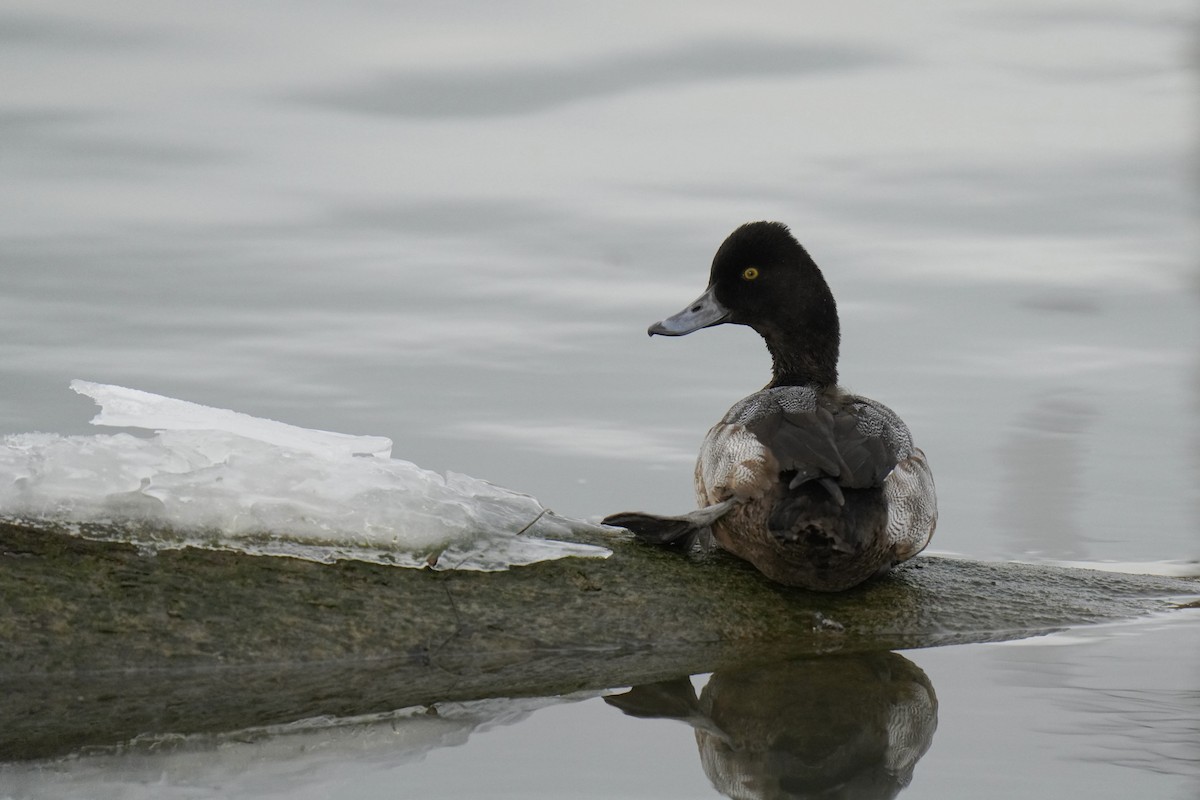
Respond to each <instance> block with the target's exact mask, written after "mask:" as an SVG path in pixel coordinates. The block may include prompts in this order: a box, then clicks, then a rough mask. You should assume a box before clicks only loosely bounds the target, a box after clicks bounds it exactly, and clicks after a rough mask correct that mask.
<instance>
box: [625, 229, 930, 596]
mask: <svg viewBox="0 0 1200 800" xmlns="http://www.w3.org/2000/svg"><path fill="white" fill-rule="evenodd" d="M724 323H732V324H735V325H748V326H749V327H751V328H753V329H754V330H755V331H757V332H758V333H759V335H761V336H762V337H763V339H764V340H765V341H766V343H767V349H768V350H769V351H770V353H771V358H772V360H773V362H774V363H773V367H772V376H773V377H772V380H771V382H770V383H769V384H767V386H766V387H765V388H764V389H763V390H762V391H760V392H756V393H754V394H752V395H750V396H749V397H747V398H745V399H743V400H741V401H739V402H738V403H736V404H735V405H734V406H733V408H731V409H729V412H728V413H727V414H726V415H725V417H724V418H723V419H722V420H721V421H720V422H718V423H717V424H716V425H715V426H714V427H713V429H712V430H710V431H709V432H708V436H706V437H705V439H704V443H703V444H702V445H701V446H700V456H699V458H698V460H697V462H696V495H697V498H698V500H699V503H700V506H701V507H700V508H699V509H698V510H696V511H693V512H691V513H689V514H683V515H679V516H659V515H653V514H643V513H640V512H626V513H621V514H613V515H611V516H609V517H607V518H606V519H605V520H604V522H605V523H606V524H609V525H615V526H618V527H623V528H627V529H629V530H631V531H633V532H634V533H635V534H636V535H637V536H638V537H639V538H640V539H643V540H645V541H649V542H654V543H658V544H679V543H689V544H690V543H692V542H694V541H697V540H701V541H706V542H708V543H711V542H712V541H714V540H715V543H716V544H717V545H719V546H720V547H722V548H724V549H725V550H728V551H729V552H731V553H733V554H735V555H737V556H739V557H741V558H743V559H745V560H747V561H749V562H750V563H752V564H753V565H754V566H755V567H757V568H758V569H759V570H760V571H761V572H762V573H763V574H765V575H766V576H767V577H768V578H771V579H773V580H775V581H778V582H780V583H784V584H788V585H790V586H802V587H805V588H808V589H816V590H820V591H838V590H841V589H848V588H850V587H852V586H855V585H857V584H859V583H862V582H863V581H865V580H867V579H868V578H870V577H872V576H874V575H878V574H882V573H884V572H886V571H887V570H889V569H890V568H891V567H892V566H894V565H895V564H898V563H900V562H901V561H904V560H906V559H909V558H911V557H913V556H914V555H916V554H917V553H919V552H920V551H921V550H922V549H924V547H925V545H926V544H928V542H929V539H930V537H932V536H933V530H934V527H935V525H936V524H937V498H936V496H935V494H934V486H933V475H932V474H931V473H930V471H929V466H928V464H927V463H926V461H925V454H924V453H923V452H921V450H920V449H918V448H916V447H914V446H913V443H912V435H911V434H910V433H909V431H908V428H907V426H905V424H904V423H903V422H902V421H901V420H900V418H899V417H897V416H896V414H895V413H894V412H893V411H892V410H891V409H889V408H888V407H887V406H885V405H883V404H882V403H879V402H876V401H875V400H870V399H868V398H866V397H860V396H858V395H853V394H849V393H847V392H845V391H844V390H842V389H841V388H840V387H839V386H838V385H837V382H838V374H837V362H838V345H839V342H840V333H839V329H838V316H837V306H836V305H835V303H834V300H833V294H832V293H831V292H830V291H829V286H828V285H827V284H826V283H825V278H824V276H822V274H821V271H820V270H819V269H818V268H817V265H816V264H815V263H813V260H812V258H810V257H809V255H808V253H807V252H806V251H805V250H804V248H803V247H801V245H800V243H799V242H797V241H796V239H795V238H793V237H792V234H791V232H790V231H789V230H788V228H787V226H785V225H783V224H781V223H778V222H751V223H747V224H746V225H743V226H741V227H740V228H738V229H737V230H735V231H734V232H733V233H732V234H730V235H729V238H728V239H726V240H725V242H724V244H722V245H721V247H720V249H718V250H717V254H716V256H715V257H714V258H713V264H712V271H711V273H710V276H709V283H708V288H707V289H706V290H705V292H704V294H702V295H700V297H699V298H697V299H696V300H695V301H694V302H692V303H691V304H689V305H688V306H687V308H685V309H684V310H683V311H680V312H679V313H678V314H675V315H674V316H672V317H668V318H667V319H665V320H663V321H661V322H656V323H654V324H653V325H651V326H650V329H649V333H650V335H651V336H653V335H654V334H659V335H661V336H683V335H685V334H689V333H692V332H693V331H697V330H700V329H701V328H708V327H711V326H713V325H721V324H724Z"/></svg>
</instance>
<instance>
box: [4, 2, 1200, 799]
mask: <svg viewBox="0 0 1200 800" xmlns="http://www.w3.org/2000/svg"><path fill="white" fill-rule="evenodd" d="M1196 16H1197V15H1196V9H1195V8H1194V6H1193V4H1192V3H1188V2H1172V1H1170V0H1164V2H1159V3H1155V4H1149V5H1143V6H1139V7H1136V8H1135V7H1133V6H1130V5H1128V4H1126V5H1117V4H1099V3H1093V4H1086V5H1085V4H1080V3H1073V2H1065V0H1060V1H1058V2H1039V3H1033V2H1005V3H1000V2H996V1H995V0H983V1H981V2H960V3H955V4H953V5H942V6H935V5H934V4H925V5H923V6H915V7H914V6H913V5H912V4H887V3H879V2H873V3H868V4H860V5H858V6H855V7H854V9H853V10H851V9H850V8H849V7H846V6H843V5H827V6H826V5H819V6H818V5H813V6H811V7H801V6H797V5H796V4H794V3H777V4H771V3H750V4H737V5H733V4H721V3H689V4H655V5H653V6H646V5H644V4H592V5H590V6H589V7H587V8H583V7H579V6H577V5H573V4H543V3H513V4H506V5H504V6H503V7H500V6H495V5H493V4H486V3H478V4H476V3H470V2H455V3H440V4H421V5H417V4H396V5H391V4H386V3H378V2H371V1H370V0H360V2H349V3H338V4H333V3H327V4H318V3H314V2H302V3H260V4H255V5H249V4H244V3H224V2H217V3H205V4H201V5H195V4H185V3H133V2H110V3H104V4H98V5H97V4H88V3H69V2H51V3H46V2H19V1H18V2H12V3H8V4H6V5H5V6H4V7H3V8H2V9H0V74H2V75H3V76H4V78H3V80H0V187H2V188H0V278H2V283H0V432H5V433H7V432H21V431H30V430H43V431H55V432H60V433H84V432H89V431H88V426H87V424H86V421H87V420H88V419H89V418H90V416H91V415H92V411H93V409H92V407H91V406H90V404H89V403H88V402H87V401H86V400H84V399H82V398H79V397H77V396H75V395H74V394H72V393H71V392H69V391H68V390H67V388H66V385H67V383H68V381H69V380H70V379H72V378H85V379H89V380H96V381H102V382H107V383H116V384H121V385H125V386H132V387H136V388H140V389H145V390H149V391H153V392H158V393H162V394H166V395H170V396H173V397H181V398H185V399H189V400H193V401H196V402H200V403H204V404H206V405H212V406H218V407H225V408H234V409H237V410H240V411H245V412H248V413H251V414H255V415H258V416H264V417H270V418H274V419H280V420H283V421H286V422H290V423H293V424H297V425H302V426H306V427H314V428H321V429H326V430H337V431H344V432H348V433H362V434H378V435H385V436H389V437H391V438H392V439H394V440H395V442H396V446H395V453H396V455H398V456H399V457H402V458H407V459H410V460H412V461H415V462H416V463H418V464H420V465H421V466H424V467H427V468H431V469H437V470H445V469H451V470H455V471H459V472H465V473H467V474H470V475H474V476H477V477H481V478H486V479H489V480H492V481H494V482H496V483H499V484H501V485H503V486H507V487H510V488H513V489H518V490H522V491H527V492H530V493H531V494H534V495H535V496H537V497H538V498H539V499H540V500H541V501H542V502H543V503H545V504H546V505H548V506H550V507H552V508H554V509H555V510H557V511H560V512H561V513H564V514H568V515H572V516H594V515H601V514H604V513H608V512H612V511H616V510H624V509H632V508H638V509H643V510H649V511H664V512H670V513H673V512H678V511H682V510H685V509H687V508H690V507H691V506H692V504H693V503H694V499H693V497H692V488H691V462H692V460H693V458H694V455H695V451H696V448H697V445H698V443H699V440H700V438H701V437H702V436H703V434H704V432H705V431H706V430H707V429H708V427H709V426H710V425H711V424H712V423H713V422H714V421H715V420H716V419H718V418H719V417H720V416H721V415H722V413H723V412H724V411H725V409H726V408H728V406H729V405H730V404H732V403H733V402H734V401H735V400H737V399H738V398H740V397H742V396H743V395H745V394H747V393H748V392H749V391H751V390H752V389H755V388H757V387H759V386H761V385H762V384H763V383H764V382H765V381H766V379H767V374H768V367H769V362H768V359H767V356H766V353H765V350H764V349H763V347H762V345H761V343H760V342H759V341H758V340H757V338H756V337H755V336H754V335H753V334H752V333H751V332H750V331H748V330H745V329H739V328H731V327H724V328H718V329H714V330H710V331H704V332H702V333H700V334H697V335H694V336H690V337H687V338H685V339H680V340H669V341H668V340H659V339H655V340H648V339H647V338H646V336H645V328H646V325H647V324H648V323H650V322H653V321H655V320H657V319H660V318H662V317H663V316H665V315H667V314H669V313H672V312H674V311H676V310H678V309H679V308H681V307H682V306H683V305H684V304H685V303H686V302H688V301H689V300H691V299H692V298H693V297H695V296H696V295H697V294H699V292H700V290H701V289H702V288H703V285H704V282H705V280H706V277H707V269H708V264H709V261H710V260H711V257H712V253H713V251H714V250H715V248H716V246H717V245H718V244H719V243H720V241H721V240H722V239H723V238H724V236H725V235H726V234H727V233H728V232H729V231H730V230H732V229H733V228H734V227H735V226H736V225H738V224H740V223H742V222H744V221H747V220H752V219H779V220H782V221H785V222H787V223H789V224H790V225H791V226H792V228H793V231H794V232H795V233H796V234H797V236H798V238H800V240H801V241H802V242H804V243H805V244H806V246H807V247H808V248H809V250H810V252H811V253H812V254H813V256H814V257H815V259H816V260H817V262H818V263H819V264H821V265H822V266H823V268H824V270H825V273H826V276H827V278H828V280H829V282H830V284H831V286H832V288H833V290H834V293H835V295H836V296H837V298H838V301H839V308H840V311H841V315H842V327H843V336H844V342H843V351H842V369H841V372H842V376H843V381H844V383H845V384H846V385H848V386H849V387H851V388H852V389H854V390H855V391H857V392H860V393H862V394H867V395H870V396H873V397H876V398H879V399H880V400H883V401H884V402H886V403H887V404H889V405H890V406H892V407H893V408H894V409H896V411H898V412H899V413H900V414H901V416H903V417H904V418H905V419H906V421H907V422H908V424H909V426H910V427H911V428H912V429H913V432H914V434H915V436H916V439H917V442H918V444H920V446H921V447H922V448H923V449H924V450H925V451H926V453H927V454H928V455H929V458H930V463H931V465H932V466H933V469H934V474H935V477H936V479H937V482H938V492H939V499H940V507H941V519H940V522H939V527H938V532H937V536H936V537H935V539H934V542H933V545H932V549H933V550H936V551H942V552H953V553H961V554H965V555H968V556H971V557H976V558H995V559H1014V558H1015V559H1049V560H1060V561H1064V560H1065V561H1082V562H1102V561H1116V562H1135V564H1136V565H1140V566H1133V567H1129V568H1130V569H1155V570H1162V569H1164V568H1168V569H1169V568H1175V566H1174V565H1163V564H1161V563H1159V562H1173V561H1182V560H1188V559H1195V558H1197V557H1198V556H1200V542H1198V538H1200V537H1198V531H1200V493H1198V491H1197V489H1196V485H1197V478H1198V477H1200V457H1198V456H1197V453H1198V452H1200V447H1198V446H1197V445H1198V444H1200V425H1198V424H1197V412H1198V411H1200V362H1198V359H1197V347H1196V345H1197V341H1198V333H1200V315H1198V314H1197V313H1196V312H1197V300H1198V292H1200V281H1198V272H1197V266H1196V265H1197V253H1198V252H1200V248H1198V246H1197V245H1198V241H1197V238H1198V237H1197V226H1196V224H1195V220H1196V217H1197V202H1196V194H1195V185H1194V180H1195V175H1196V162H1195V154H1196V148H1195V142H1196V141H1197V137H1196V134H1197V131H1196V123H1197V116H1196V105H1195V97H1196V96H1197V92H1196V90H1197V80H1196V79H1197V75H1198V72H1200V69H1198V66H1197V38H1196V27H1195V22H1196ZM1183 569H1185V570H1186V569H1187V567H1186V566H1185V567H1183ZM1197 628H1198V626H1197V625H1196V624H1195V619H1194V616H1193V617H1183V621H1182V622H1179V621H1176V622H1167V621H1151V622H1143V623H1137V624H1131V625H1125V626H1114V627H1111V628H1097V629H1093V630H1090V631H1087V632H1078V631H1077V632H1072V633H1069V634H1063V635H1059V636H1057V637H1050V638H1048V639H1041V640H1037V641H1036V642H1029V643H1024V644H1021V643H1018V644H1009V645H1003V646H996V645H978V646H964V647H950V648H940V649H937V650H929V651H920V652H912V653H905V654H903V657H904V658H907V659H908V660H909V661H911V662H913V663H914V664H915V665H916V666H917V667H918V668H919V669H920V670H922V671H923V672H924V674H926V675H927V676H928V679H929V682H930V683H931V684H932V686H933V687H934V688H935V690H936V693H937V697H938V700H939V710H938V721H937V729H936V733H935V734H934V735H933V737H932V740H931V744H930V746H929V749H928V752H927V753H926V754H925V755H924V756H923V757H922V758H921V759H920V760H919V763H917V764H916V767H915V771H914V777H913V780H912V785H911V786H910V787H909V788H908V789H907V790H905V792H904V796H905V797H913V798H915V797H935V798H940V797H958V796H962V795H963V794H969V795H970V796H972V797H1010V796H1038V797H1066V796H1071V797H1076V796H1077V797H1126V796H1130V795H1132V794H1137V795H1140V796H1146V797H1194V796H1196V795H1197V793H1200V732H1198V731H1197V727H1196V722H1195V720H1196V719H1197V718H1198V717H1200V679H1198V678H1197V673H1198V670H1196V669H1195V666H1194V665H1195V663H1196V659H1197V656H1200V633H1198V631H1197ZM1048 644H1054V645H1058V646H1046V645H1048ZM707 680H708V679H707V678H705V677H703V676H697V677H696V678H694V682H695V684H696V685H697V686H698V687H702V686H704V685H705V683H706V681H707ZM484 717H486V718H487V719H493V717H489V716H487V715H486V714H485V715H484ZM517 717H519V719H516V720H515V721H511V723H510V724H507V725H502V726H496V725H490V724H482V725H479V726H476V727H471V726H470V725H468V726H467V727H466V728H464V729H463V730H465V731H469V736H468V735H467V734H466V733H464V734H463V735H462V736H460V737H459V738H458V739H455V740H454V742H447V744H451V743H455V742H457V743H458V744H459V745H460V746H444V747H432V746H430V747H424V746H422V747H417V748H416V749H413V748H411V747H410V748H409V749H407V750H406V749H405V746H404V745H403V744H402V743H401V742H398V741H397V742H390V741H389V740H387V738H386V736H385V737H384V741H389V743H388V744H387V746H380V747H379V748H377V749H374V750H371V751H370V756H369V757H366V756H362V755H361V753H360V752H359V751H356V750H355V749H354V748H346V749H344V750H337V749H336V748H334V749H333V752H335V753H337V757H336V758H330V759H325V760H313V761H311V762H310V761H307V760H306V758H314V759H315V756H313V755H312V754H314V753H320V752H325V753H328V752H330V747H332V745H330V747H324V748H323V746H322V745H321V744H320V743H321V742H323V741H326V740H324V739H322V738H321V734H319V733H317V734H309V735H312V736H315V737H316V739H315V741H316V744H314V743H313V742H314V740H307V739H306V740H305V741H306V742H308V744H307V745H306V746H305V747H296V748H291V747H290V745H289V744H288V742H291V741H294V740H291V739H288V738H287V737H280V738H279V739H278V741H277V747H276V748H275V749H271V748H267V747H264V748H262V749H259V750H251V751H248V750H246V749H244V748H242V749H239V748H237V747H233V746H230V747H222V748H216V749H210V750H203V749H201V751H197V753H193V755H192V756H189V757H183V756H179V757H175V758H167V757H166V756H163V757H162V758H161V759H160V760H155V758H154V757H153V756H152V755H151V756H137V757H136V758H135V757H134V756H133V755H128V756H119V755H113V754H109V755H105V756H96V757H89V758H82V759H74V760H70V761H67V762H63V763H60V764H57V765H50V766H48V765H39V766H37V767H30V768H29V770H28V771H18V772H11V771H10V772H6V773H4V775H3V776H2V777H0V780H3V781H13V784H12V788H11V789H9V790H8V791H9V793H11V794H14V796H22V797H24V796H39V797H41V796H46V797H50V796H67V795H70V796H80V797H141V796H147V797H151V796H153V797H165V796H178V797H223V796H237V797H273V796H282V795H288V796H290V797H325V796H330V795H332V794H334V793H336V794H338V795H340V796H344V797H364V798H367V797H460V796H510V797H532V796H546V797H550V796H555V797H560V796H587V797H610V796H611V797H617V796H621V797H630V796H639V797H675V796H680V797H682V796H688V797H696V796H701V797H703V796H715V795H716V792H715V791H714V789H713V788H712V787H711V785H710V783H709V780H708V778H707V777H706V776H705V773H704V772H703V770H702V769H701V767H700V759H699V758H698V755H697V744H696V739H695V737H694V736H693V735H692V733H691V732H690V731H689V730H688V729H687V728H686V727H685V726H683V725H682V724H681V723H679V722H678V721H672V720H639V719H633V718H630V717H625V716H623V715H622V714H621V713H620V712H619V711H618V710H617V709H615V708H613V707H611V706H610V705H607V704H605V703H604V702H603V701H602V700H600V699H599V698H591V699H581V700H578V701H577V702H572V703H564V704H553V705H551V706H550V707H548V708H543V709H541V710H537V711H535V712H533V713H530V714H528V716H521V715H520V714H518V715H517ZM401 728H402V726H401V727H398V728H396V729H397V730H399V729H401ZM388 730H392V728H391V727H389V728H388ZM452 738H453V737H452ZM270 741H276V740H275V739H271V740H270ZM330 741H331V740H330ZM372 741H374V740H372ZM464 741H465V743H463V742H464ZM189 752H191V751H189ZM306 754H308V755H306ZM189 759H193V760H189ZM4 793H5V787H4V786H3V785H2V784H0V796H3V795H4Z"/></svg>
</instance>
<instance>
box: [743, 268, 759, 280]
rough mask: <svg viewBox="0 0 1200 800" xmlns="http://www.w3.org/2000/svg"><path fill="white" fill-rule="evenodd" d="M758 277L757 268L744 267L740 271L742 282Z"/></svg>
mask: <svg viewBox="0 0 1200 800" xmlns="http://www.w3.org/2000/svg"><path fill="white" fill-rule="evenodd" d="M757 277H758V267H746V268H745V269H744V270H742V280H747V281H752V280H754V279H755V278H757Z"/></svg>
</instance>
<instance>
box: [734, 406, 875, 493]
mask: <svg viewBox="0 0 1200 800" xmlns="http://www.w3.org/2000/svg"><path fill="white" fill-rule="evenodd" d="M747 428H748V429H749V430H750V432H751V433H753V434H754V436H755V438H757V439H758V440H759V441H760V442H761V443H762V445H763V447H765V448H767V449H768V450H769V451H770V452H771V455H772V456H774V458H775V461H776V462H777V463H778V464H779V471H780V472H781V473H794V475H793V476H792V477H791V479H790V482H789V486H788V488H789V489H795V488H797V487H799V486H801V485H803V484H805V483H807V482H809V481H826V480H828V481H830V482H832V483H833V484H836V485H837V486H841V487H846V488H850V489H868V488H871V487H875V486H882V485H883V481H884V479H885V478H887V475H888V473H889V472H891V471H892V468H893V467H895V465H896V454H895V451H894V450H893V448H892V447H891V445H890V443H889V442H888V440H887V439H886V438H884V437H883V436H882V435H880V434H876V433H873V432H871V431H869V430H864V428H863V426H862V425H860V424H859V420H858V417H857V416H856V415H855V414H853V413H849V412H848V411H843V410H838V409H835V410H834V411H831V410H830V409H828V408H825V407H823V406H814V407H813V408H812V409H809V410H804V411H789V410H785V409H784V408H782V407H777V408H776V409H774V410H773V413H770V412H768V413H761V414H760V415H758V416H757V417H756V418H754V419H752V420H750V421H749V423H748V425H747ZM827 488H828V487H827Z"/></svg>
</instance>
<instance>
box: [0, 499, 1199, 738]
mask: <svg viewBox="0 0 1200 800" xmlns="http://www.w3.org/2000/svg"><path fill="white" fill-rule="evenodd" d="M591 541H593V542H595V541H596V540H594V539H593V540H591ZM604 543H605V544H607V545H609V546H610V547H612V549H613V551H614V552H613V556H612V557H611V558H609V559H607V560H599V559H564V560H560V561H552V562H544V563H541V564H536V565H533V566H530V567H522V568H518V569H513V570H509V571H507V572H501V573H470V572H431V571H422V570H409V569H398V568H389V567H384V566H377V565H372V564H363V563H341V564H337V565H333V566H327V565H321V564H315V563H310V562H306V561H298V560H294V559H286V558H269V557H252V556H245V555H239V554H236V553H229V552H215V551H203V550H192V549H187V550H180V551H165V552H161V553H159V554H157V555H143V554H139V552H138V551H137V549H136V548H134V547H131V546H127V545H121V544H112V543H100V542H93V541H88V540H84V539H79V538H74V537H71V536H65V535H58V534H53V533H46V532H39V531H33V530H30V529H27V528H23V527H20V526H16V525H11V524H2V523H0V693H2V696H3V697H4V702H3V703H2V704H0V759H5V758H7V759H11V758H29V757H40V756H50V755H55V754H59V753H63V752H68V751H71V750H74V749H76V748H78V747H80V746H84V745H90V744H113V743H117V742H120V741H123V740H126V739H129V738H131V737H133V736H136V735H137V734H139V733H145V732H150V731H159V732H168V731H169V732H181V733H191V732H204V731H220V730H234V729H238V728H245V727H250V726H255V725H266V724H273V723H282V722H287V721H291V720H295V719H300V718H304V717H310V716H315V715H319V714H331V715H354V714H363V713H369V712H374V711H383V710H388V709H394V708H401V707H404V706H409V705H416V704H421V703H428V702H433V701H438V700H453V699H458V700H466V699H472V698H480V697H491V696H519V695H549V694H558V693H563V692H568V691H573V690H577V689H584V688H589V687H592V688H595V687H606V686H621V685H629V684H633V683H643V682H647V681H654V680H659V679H664V678H670V677H674V676H677V675H681V674H685V673H691V672H704V671H711V670H713V669H715V668H718V667H722V666H729V665H734V664H737V663H745V662H748V661H763V660H768V659H772V658H778V657H782V656H784V655H802V654H804V653H815V652H827V651H834V650H839V651H863V650H876V649H890V648H897V647H921V646H928V645H934V644H942V643H949V642H970V641H988V640H996V639H1006V638H1014V637H1018V636H1023V635H1030V634H1034V633H1038V632H1042V631H1047V630H1051V629H1055V628H1060V627H1063V626H1066V625H1070V624H1075V623H1083V622H1096V621H1100V620H1106V619H1115V618H1120V617H1126V616H1131V615H1135V614H1141V613H1145V612H1147V611H1151V610H1155V609H1162V608H1165V607H1168V605H1169V604H1168V602H1167V601H1166V600H1165V598H1168V597H1172V596H1180V595H1187V594H1195V593H1196V592H1197V589H1198V588H1200V583H1198V582H1196V581H1188V580H1173V579H1167V578H1153V577H1136V576H1129V575H1116V574H1106V573H1098V572H1089V571H1081V570H1065V569H1055V568H1048V567H1033V566H1020V565H1013V564H982V563H977V562H970V561H956V560H946V559H940V558H932V557H926V558H920V559H918V560H917V561H916V562H914V563H912V564H911V565H910V566H908V567H907V568H905V569H902V570H900V571H898V572H897V573H896V574H895V575H893V576H891V577H889V578H886V579H883V580H880V581H876V582H874V583H871V584H868V585H866V586H864V587H860V588H859V589H856V590H853V591H850V592H846V593H843V594H837V595H826V594H812V593H807V592H804V591H800V590H794V589H787V588H784V587H780V586H776V585H774V584H771V583H769V582H767V581H766V580H765V579H763V578H762V577H761V576H759V575H758V573H756V572H755V571H754V570H753V569H751V568H749V567H747V566H746V565H744V564H742V563H741V562H738V561H736V560H734V559H732V558H728V557H723V556H714V557H709V558H707V559H705V560H702V561H696V560H692V559H688V558H686V557H684V556H681V555H680V554H678V553H675V552H665V551H659V550H656V549H653V548H649V547H645V546H642V545H638V544H636V543H633V542H630V541H627V540H625V539H615V540H605V542H604Z"/></svg>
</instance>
